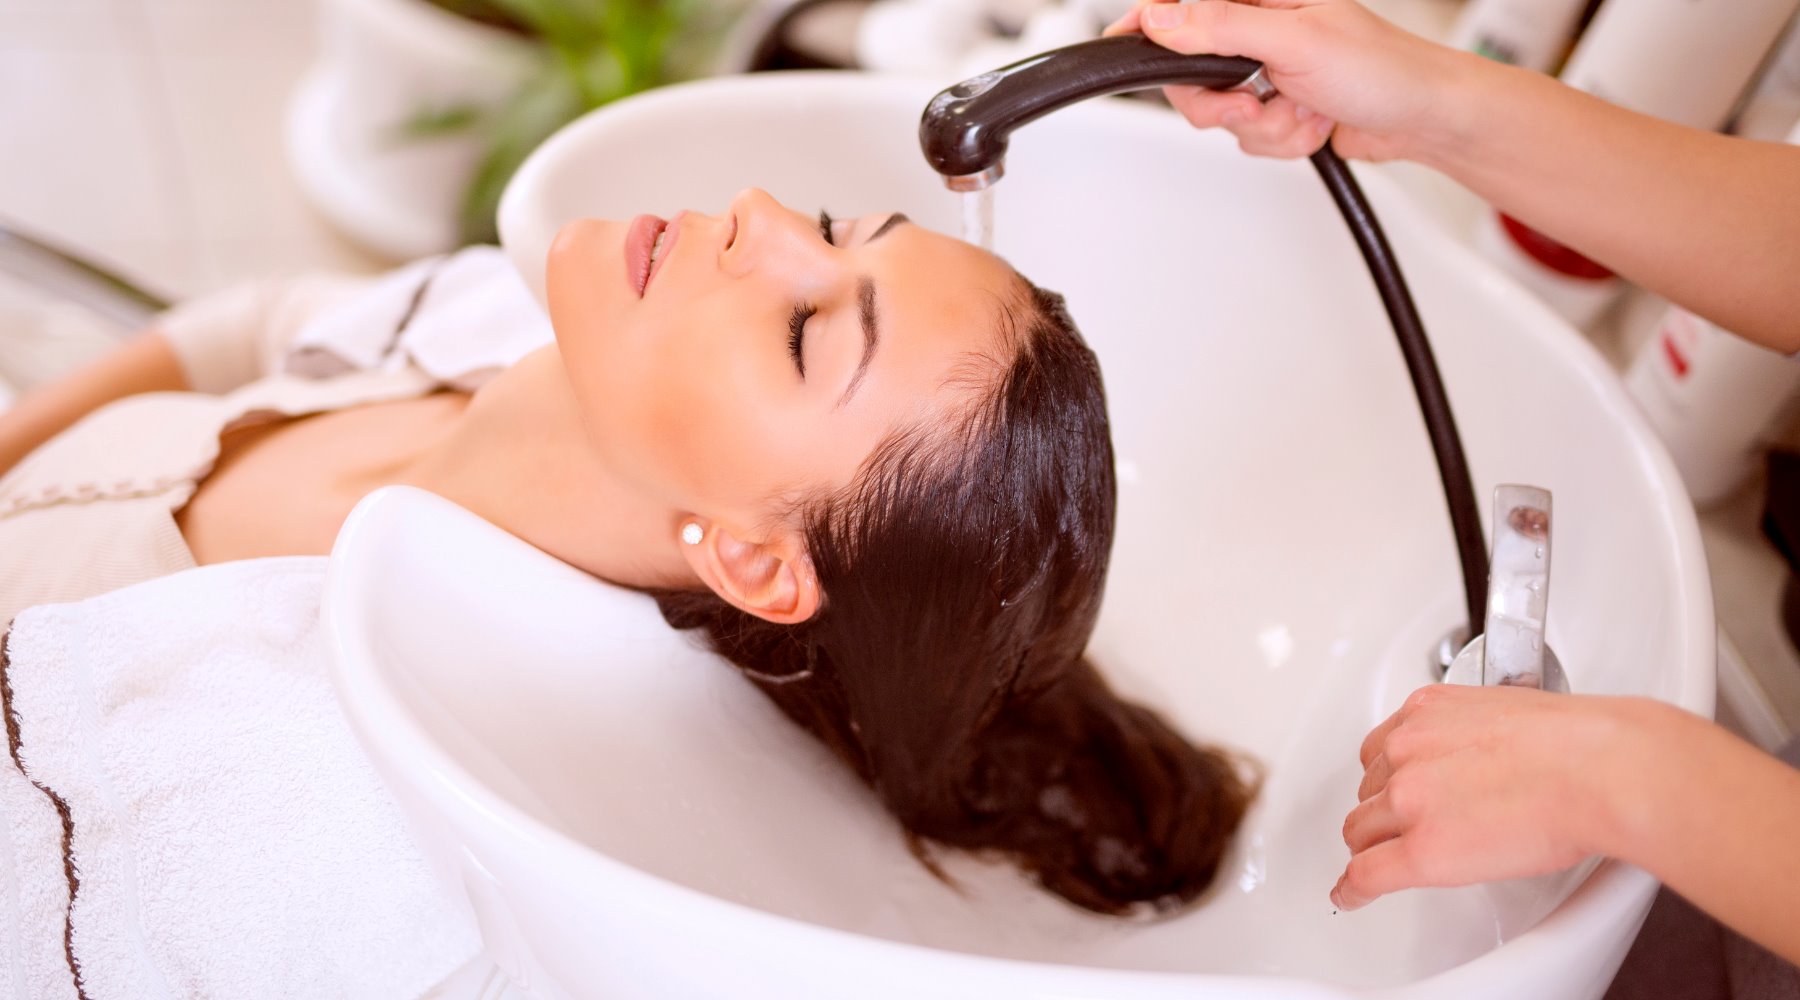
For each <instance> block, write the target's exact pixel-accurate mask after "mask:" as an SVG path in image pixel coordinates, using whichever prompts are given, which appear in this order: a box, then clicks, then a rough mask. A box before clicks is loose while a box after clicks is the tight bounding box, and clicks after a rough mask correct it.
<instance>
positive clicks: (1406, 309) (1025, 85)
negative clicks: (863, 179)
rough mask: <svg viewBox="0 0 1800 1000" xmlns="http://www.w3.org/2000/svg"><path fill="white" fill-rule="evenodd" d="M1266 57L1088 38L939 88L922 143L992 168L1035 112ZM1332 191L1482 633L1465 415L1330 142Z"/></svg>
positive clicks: (954, 173)
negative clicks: (1393, 345) (1417, 428)
mask: <svg viewBox="0 0 1800 1000" xmlns="http://www.w3.org/2000/svg"><path fill="white" fill-rule="evenodd" d="M1262 68H1263V67H1262V64H1261V63H1259V62H1256V61H1255V60H1252V59H1246V58H1243V57H1241V56H1219V55H1206V54H1201V55H1183V54H1181V53H1178V52H1171V51H1170V50H1168V49H1165V48H1163V47H1162V46H1160V45H1157V44H1156V43H1155V42H1152V41H1150V40H1149V39H1148V38H1144V37H1143V36H1141V35H1122V36H1118V37H1115V38H1101V39H1098V40H1095V41H1091V42H1082V43H1080V44H1077V45H1070V46H1067V47H1066V48H1061V49H1056V50H1054V51H1051V52H1045V53H1041V54H1039V55H1035V56H1032V57H1030V58H1028V59H1022V60H1020V61H1019V62H1016V63H1013V64H1012V65H1010V66H1003V67H1001V68H999V69H997V70H994V71H993V72H991V73H983V74H981V75H979V76H974V77H970V78H969V79H967V80H964V81H963V82H961V83H959V84H957V85H955V86H953V87H950V88H949V89H947V90H944V91H943V92H941V93H939V94H938V95H937V96H936V97H934V98H932V100H931V103H930V104H928V105H927V106H926V108H925V113H924V114H923V115H922V116H920V119H919V143H920V148H921V149H922V150H923V151H924V153H925V160H926V162H928V163H930V164H931V166H932V168H933V169H935V170H936V171H937V172H938V173H940V174H943V175H944V176H945V177H949V178H964V179H969V178H975V177H982V178H983V180H984V181H985V182H989V183H991V181H992V178H991V177H987V176H985V175H986V174H987V173H988V172H989V171H990V170H991V169H992V168H995V167H997V166H998V165H999V164H1000V163H1001V162H1002V161H1003V160H1004V159H1005V156H1006V150H1007V145H1008V143H1009V141H1010V138H1011V135H1012V132H1013V130H1015V129H1017V128H1019V127H1020V126H1022V125H1025V124H1027V123H1029V122H1032V121H1036V120H1037V119H1039V118H1042V117H1043V116H1045V115H1047V114H1050V113H1051V112H1053V111H1055V110H1057V109H1058V108H1063V107H1067V106H1069V105H1070V104H1073V103H1075V102H1077V101H1084V100H1087V99H1088V98H1091V97H1100V96H1102V95H1105V94H1120V93H1126V92H1128V91H1133V90H1145V89H1148V88H1150V87H1159V86H1164V85H1167V84H1172V83H1187V84H1199V85H1200V86H1203V87H1209V88H1212V89H1214V90H1229V89H1232V88H1236V87H1243V86H1245V85H1246V84H1248V83H1249V82H1250V81H1252V80H1254V79H1257V74H1258V73H1260V72H1261V71H1262ZM1312 161H1313V166H1315V167H1317V168H1318V170H1319V176H1320V177H1321V178H1323V179H1324V181H1325V187H1326V188H1327V189H1328V190H1330V191H1331V197H1332V200H1333V201H1336V202H1337V206H1338V209H1339V210H1340V211H1341V212H1343V213H1344V221H1345V222H1347V223H1349V225H1350V232H1351V235H1353V236H1354V237H1355V238H1356V246H1357V249H1359V250H1361V251H1362V255H1363V260H1364V261H1365V262H1366V263H1367V264H1368V265H1369V273H1370V275H1371V276H1372V277H1373V278H1374V279H1375V287H1376V289H1378V290H1379V291H1380V293H1381V303H1382V305H1384V306H1386V307H1387V314H1388V319H1389V320H1391V321H1392V322H1393V325H1394V335H1395V337H1397V338H1398V339H1399V341H1400V354H1401V356H1402V357H1404V358H1405V359H1406V371H1407V374H1409V375H1411V376H1412V384H1413V393H1414V394H1415V395H1417V396H1418V399H1419V410H1420V411H1421V412H1422V413H1423V414H1424V416H1425V431H1426V434H1427V435H1429V436H1430V438H1431V450H1432V452H1433V453H1434V454H1435V455H1436V457H1437V464H1438V476H1439V478H1440V479H1441V480H1442V481H1443V484H1444V500H1445V502H1446V503H1447V504H1448V505H1449V507H1450V527H1451V530H1452V531H1453V532H1454V533H1455V535H1456V554H1457V558H1458V559H1459V560H1461V563H1462V578H1463V599H1464V601H1465V602H1466V604H1467V610H1468V614H1469V635H1470V637H1471V638H1473V637H1474V636H1477V635H1480V634H1481V630H1482V624H1483V619H1484V618H1485V617H1486V614H1485V610H1484V609H1485V605H1486V604H1487V577H1488V556H1487V546H1486V545H1485V544H1484V542H1483V540H1482V539H1483V535H1482V531H1481V513H1480V509H1479V508H1478V507H1477V506H1476V503H1475V487H1474V485H1473V484H1472V483H1471V482H1470V479H1469V463H1468V460H1467V459H1466V458H1464V457H1463V450H1462V440H1461V438H1459V437H1458V436H1457V433H1456V419H1455V418H1454V417H1453V416H1451V413H1450V401H1449V399H1448V398H1447V397H1446V396H1445V395H1444V382H1443V379H1442V378H1441V377H1440V376H1439V375H1438V369H1437V362H1436V361H1435V360H1434V359H1433V358H1432V355H1431V344H1430V343H1429V342H1428V341H1427V340H1426V339H1425V327H1424V324H1422V323H1420V322H1419V313H1418V310H1417V309H1415V308H1414V307H1413V301H1412V295H1411V294H1409V293H1408V292H1407V290H1406V279H1405V278H1403V277H1401V275H1400V264H1399V262H1397V261H1396V260H1395V259H1394V251H1393V249H1392V248H1391V247H1389V246H1388V242H1387V237H1386V236H1384V235H1382V232H1381V224H1380V223H1378V222H1376V221H1375V213H1374V212H1373V211H1371V210H1370V209H1369V202H1368V200H1367V199H1366V198H1364V197H1363V193H1362V188H1361V187H1359V186H1358V185H1357V183H1356V177H1355V176H1354V175H1352V174H1351V173H1350V168H1349V167H1347V166H1345V164H1344V161H1343V160H1342V159H1341V158H1340V157H1339V156H1338V155H1337V153H1335V152H1333V151H1332V148H1331V145H1330V143H1327V144H1326V145H1325V147H1324V148H1323V149H1320V150H1319V151H1318V152H1317V153H1314V154H1313V156H1312Z"/></svg>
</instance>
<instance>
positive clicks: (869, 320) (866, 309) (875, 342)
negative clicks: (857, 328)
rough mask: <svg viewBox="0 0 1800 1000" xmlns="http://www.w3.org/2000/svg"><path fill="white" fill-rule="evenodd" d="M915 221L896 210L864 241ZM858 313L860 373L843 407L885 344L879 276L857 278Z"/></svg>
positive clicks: (842, 400)
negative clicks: (878, 300) (878, 310)
mask: <svg viewBox="0 0 1800 1000" xmlns="http://www.w3.org/2000/svg"><path fill="white" fill-rule="evenodd" d="M911 221H912V220H911V219H908V218H907V217H906V215H905V214H904V213H902V212H895V213H894V214H893V215H890V216H888V217H887V221H886V222H883V223H882V224H881V226H880V228H878V229H876V230H875V231H874V232H872V233H870V234H869V238H868V239H866V240H863V246H868V245H869V244H871V243H873V242H875V241H876V240H878V239H880V238H881V237H882V236H884V235H886V233H887V231H888V230H890V229H892V228H894V227H895V226H897V225H899V224H900V223H902V222H911ZM856 315H857V318H858V319H859V320H861V322H862V332H863V353H862V360H861V361H858V362H857V363H856V374H854V375H852V376H850V384H849V385H847V386H845V387H844V394H843V396H841V397H839V399H838V401H837V405H838V407H839V408H841V407H842V406H843V405H844V404H845V403H848V402H850V397H851V396H854V395H856V390H857V389H859V388H861V387H862V380H863V376H864V375H867V374H868V373H869V362H870V361H872V360H874V358H875V348H876V347H878V346H879V345H880V344H881V327H880V324H879V323H878V322H877V317H876V314H875V279H873V278H870V277H868V276H867V275H864V276H863V277H861V278H858V279H857V280H856Z"/></svg>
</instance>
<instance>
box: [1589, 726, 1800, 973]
mask: <svg viewBox="0 0 1800 1000" xmlns="http://www.w3.org/2000/svg"><path fill="white" fill-rule="evenodd" d="M1644 711H1645V712H1646V713H1648V714H1649V715H1650V721H1649V722H1648V723H1647V724H1646V725H1645V726H1643V727H1641V729H1640V732H1641V733H1642V738H1641V739H1640V740H1639V741H1637V742H1635V743H1634V742H1630V741H1627V742H1626V743H1625V744H1623V745H1622V746H1621V747H1620V751H1621V753H1625V754H1635V755H1639V757H1638V760H1637V761H1636V762H1635V764H1634V765H1633V767H1634V769H1635V773H1636V774H1637V775H1638V776H1639V778H1638V780H1637V787H1635V788H1634V787H1629V786H1623V785H1616V786H1615V788H1614V789H1613V790H1612V791H1611V792H1610V793H1609V794H1610V795H1611V796H1612V797H1613V798H1614V799H1615V802H1614V805H1613V806H1612V809H1613V814H1614V820H1613V823H1612V829H1611V832H1610V833H1609V834H1608V835H1607V839H1608V840H1609V841H1610V843H1609V844H1606V845H1603V846H1604V847H1605V853H1608V854H1611V855H1613V856H1615V857H1618V858H1621V859H1623V860H1625V861H1629V862H1631V863H1632V864H1635V865H1637V866H1639V867H1641V868H1643V869H1645V870H1647V871H1649V872H1651V873H1652V874H1654V875H1655V876H1656V877H1657V878H1659V879H1661V880H1662V881H1663V882H1664V883H1665V884H1666V885H1668V886H1669V888H1671V889H1673V890H1675V891H1676V892H1678V893H1680V894H1681V895H1682V896H1684V897H1685V898H1687V899H1688V900H1689V901H1691V902H1692V903H1693V904H1694V905H1696V906H1698V907H1700V908H1701V909H1703V910H1705V911H1706V912H1707V913H1709V914H1711V915H1712V916H1713V917H1714V918H1716V919H1717V920H1719V921H1720V922H1721V923H1723V924H1725V925H1727V926H1729V927H1731V928H1732V929H1734V930H1736V931H1737V932H1738V933H1740V934H1742V935H1744V936H1745V937H1747V938H1749V939H1750V940H1752V941H1755V942H1757V943H1758V944H1760V945H1762V946H1763V947H1765V948H1768V949H1769V950H1770V951H1773V952H1775V953H1776V954H1778V955H1780V956H1782V957H1783V958H1786V959H1787V960H1788V961H1791V962H1800V840H1796V837H1795V831H1797V830H1800V771H1795V770H1794V769H1793V768H1790V767H1788V766H1787V765H1785V764H1783V763H1782V762H1781V761H1779V760H1777V759H1775V758H1773V757H1771V756H1769V755H1768V754H1765V753H1763V752H1761V751H1760V750H1758V749H1756V748H1755V747H1752V746H1750V745H1749V744H1747V743H1745V742H1743V741H1742V740H1740V739H1738V738H1737V737H1735V736H1732V735H1731V734H1730V733H1728V732H1726V731H1725V730H1724V729H1721V728H1720V727H1718V726H1716V725H1713V724H1711V723H1709V722H1707V721H1705V720H1704V719H1700V718H1698V717H1696V716H1692V715H1688V714H1687V713H1684V712H1680V711H1679V710H1677V709H1673V708H1670V707H1668V706H1662V705H1657V706H1654V707H1650V706H1646V707H1645V708H1644Z"/></svg>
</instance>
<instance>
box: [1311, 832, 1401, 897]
mask: <svg viewBox="0 0 1800 1000" xmlns="http://www.w3.org/2000/svg"><path fill="white" fill-rule="evenodd" d="M1417 884H1418V882H1417V880H1416V879H1415V878H1414V876H1413V872H1412V862H1411V859H1410V858H1409V857H1408V856H1407V845H1406V841H1404V840H1402V839H1395V840H1385V841H1382V842H1381V843H1379V844H1377V845H1375V846H1374V847H1371V848H1369V849H1368V850H1366V851H1361V852H1359V853H1357V854H1356V855H1355V856H1353V857H1352V858H1351V859H1350V863H1349V864H1348V865H1345V866H1344V874H1342V875H1340V876H1338V880H1337V885H1335V886H1333V887H1332V889H1331V903H1332V905H1333V906H1336V907H1337V908H1338V909H1340V910H1355V909H1360V908H1362V907H1364V906H1367V905H1369V904H1370V903H1372V902H1374V901H1375V900H1377V899H1379V898H1381V897H1382V896H1385V895H1387V894H1388V893H1390V892H1397V891H1399V890H1401V889H1410V888H1412V887H1413V886H1415V885H1417Z"/></svg>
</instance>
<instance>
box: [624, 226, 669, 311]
mask: <svg viewBox="0 0 1800 1000" xmlns="http://www.w3.org/2000/svg"><path fill="white" fill-rule="evenodd" d="M668 228H669V223H668V222H667V221H666V220H663V219H659V218H657V217H656V216H654V215H640V216H638V217H637V218H635V219H633V220H631V228H630V229H627V230H626V231H625V280H626V281H627V282H629V283H630V284H631V290H632V291H634V292H636V293H637V294H638V297H639V298H642V297H643V295H644V290H645V289H647V288H649V287H650V277H651V274H652V273H653V272H654V270H655V268H656V266H658V265H660V264H661V263H662V261H663V260H664V259H666V258H667V257H668V255H669V247H668V244H670V243H673V242H674V234H673V233H671V234H670V237H669V239H666V240H664V241H663V243H664V246H663V248H662V253H660V254H658V253H654V251H655V249H656V238H657V237H659V236H661V235H662V234H663V231H664V230H666V229H668Z"/></svg>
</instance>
